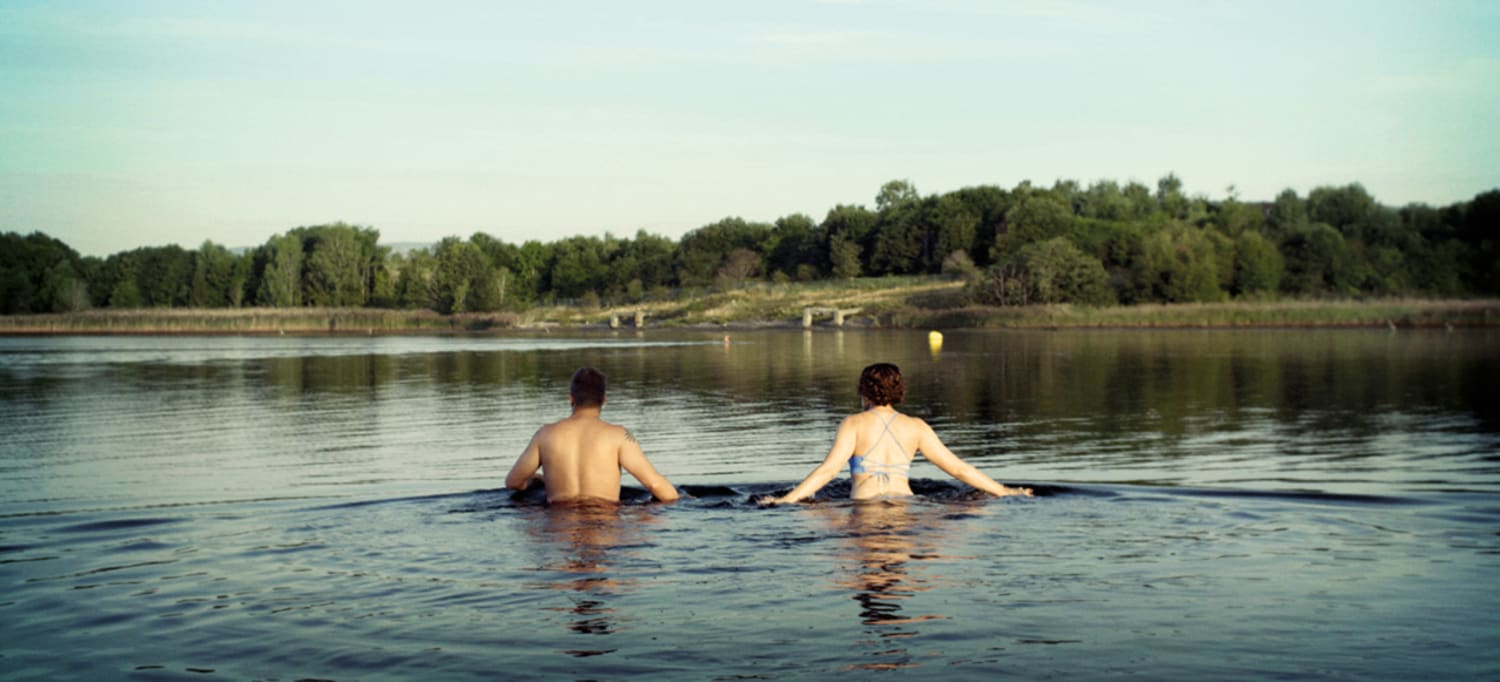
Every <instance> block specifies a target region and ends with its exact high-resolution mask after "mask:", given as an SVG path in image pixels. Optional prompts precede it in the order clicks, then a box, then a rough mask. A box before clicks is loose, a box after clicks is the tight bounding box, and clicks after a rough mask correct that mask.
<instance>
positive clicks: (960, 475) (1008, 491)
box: [917, 422, 1031, 497]
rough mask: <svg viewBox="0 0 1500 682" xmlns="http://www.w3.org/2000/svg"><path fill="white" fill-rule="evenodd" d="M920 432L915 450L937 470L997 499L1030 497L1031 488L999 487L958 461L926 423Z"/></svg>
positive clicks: (995, 482) (970, 465) (981, 472)
mask: <svg viewBox="0 0 1500 682" xmlns="http://www.w3.org/2000/svg"><path fill="white" fill-rule="evenodd" d="M922 430H923V433H922V440H921V441H920V442H919V443H918V445H917V450H919V451H921V453H922V456H924V457H926V458H927V461H929V462H932V463H933V464H936V465H937V468H939V469H942V470H943V471H944V472H945V473H947V474H948V475H949V476H952V477H954V478H956V479H958V480H960V481H963V482H964V483H967V484H969V485H971V486H974V487H975V488H978V489H980V490H983V491H985V492H987V493H989V494H991V495H995V496H997V497H1004V496H1006V495H1025V496H1027V497H1030V496H1031V488H1011V487H1009V486H1005V485H1001V484H1000V483H999V482H997V481H995V479H993V478H990V477H989V476H987V475H985V473H984V472H983V471H980V470H979V469H977V468H975V466H974V465H973V464H970V463H968V462H965V461H963V460H962V459H959V457H958V455H955V454H953V451H952V450H949V449H948V446H946V445H943V441H942V439H940V438H938V436H937V433H936V432H935V431H933V430H932V427H931V426H928V425H927V422H922Z"/></svg>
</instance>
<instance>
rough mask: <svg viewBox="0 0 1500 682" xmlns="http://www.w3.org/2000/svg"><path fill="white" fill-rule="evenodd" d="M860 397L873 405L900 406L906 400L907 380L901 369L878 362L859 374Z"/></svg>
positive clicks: (887, 363)
mask: <svg viewBox="0 0 1500 682" xmlns="http://www.w3.org/2000/svg"><path fill="white" fill-rule="evenodd" d="M859 397H861V398H864V399H865V400H867V401H869V403H870V404H871V405H900V404H901V401H902V400H903V399H905V398H906V380H905V379H903V378H901V368H899V367H897V366H895V365H893V364H891V363H889V362H877V363H875V364H873V365H870V366H869V367H866V368H865V371H863V372H860V374H859Z"/></svg>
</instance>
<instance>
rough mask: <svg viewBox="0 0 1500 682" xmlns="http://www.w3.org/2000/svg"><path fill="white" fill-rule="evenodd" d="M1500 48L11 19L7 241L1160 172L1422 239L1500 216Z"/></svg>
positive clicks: (336, 10)
mask: <svg viewBox="0 0 1500 682" xmlns="http://www.w3.org/2000/svg"><path fill="white" fill-rule="evenodd" d="M355 8H357V11H355ZM1497 33H1500V3H1493V2H1484V1H1482V0H1446V1H1444V2H1439V3H1411V2H1400V1H1376V2H1350V1H1349V0H1314V1H1311V2H1282V1H1272V2H1263V3H1246V4H1230V5H1222V4H1202V3H1192V2H1186V1H1178V0H1152V1H1147V2H1141V3H1131V4H1129V5H1126V6H1121V5H1117V4H1115V3H1108V2H1099V1H1094V0H1078V1H1076V2H1070V3H1066V4H1063V3H1047V4H1040V5H1038V4H1032V3H1025V2H1004V1H997V2H971V1H969V0H957V1H947V0H944V1H938V0H772V1H771V2H767V3H757V4H755V5H732V4H730V5H726V4H719V3H710V4H702V3H687V4H682V3H676V2H652V1H647V2H642V3H632V4H630V5H619V4H616V3H609V2H601V1H599V0H577V1H576V2H570V3H567V4H566V5H549V6H545V7H532V6H524V5H523V6H515V5H504V4H500V5H497V4H492V3H484V2H473V1H470V0H456V1H455V2H453V3H450V4H445V5H444V6H443V7H442V11H440V12H439V11H434V10H432V9H431V8H417V7H414V6H404V5H395V4H390V5H387V4H373V5H371V4H367V3H360V4H358V5H353V4H348V3H344V2H329V3H314V4H307V3H298V2H291V1H288V0H267V1H266V2H259V3H254V4H204V3H197V2H191V1H189V0H127V1H125V2H105V1H103V0H82V1H81V2H77V3H69V4H67V5H53V4H47V3H11V4H6V5H0V83H4V85H5V90H6V93H7V95H8V96H9V97H8V98H7V99H8V101H7V102H6V105H5V106H4V107H0V231H10V232H21V233H30V232H43V233H45V234H48V235H50V236H53V237H56V238H58V239H61V240H63V241H65V242H66V243H68V244H70V245H71V246H73V247H74V248H75V249H77V250H79V251H80V252H81V253H86V254H89V255H99V256H102V255H107V254H111V253H117V252H120V251H122V250H128V249H132V248H138V247H140V246H152V245H167V244H177V245H179V246H182V247H184V248H194V247H196V246H197V245H199V244H201V242H202V241H203V240H205V239H209V240H212V241H214V242H215V243H219V244H234V245H239V246H244V245H246V242H247V241H260V240H264V239H266V238H268V237H270V236H271V235H274V234H278V233H281V232H284V231H285V230H288V229H291V228H293V227H296V226H298V225H312V224H326V223H333V222H340V221H342V222H347V223H350V224H358V225H367V226H370V227H374V228H376V229H378V230H380V231H381V234H382V237H384V238H386V239H390V240H391V241H393V242H409V241H412V242H424V243H430V242H435V241H437V240H439V239H441V238H443V237H444V236H450V235H451V236H461V237H466V236H469V235H472V234H474V233H476V232H484V233H487V234H490V235H493V236H494V237H496V238H498V239H502V240H505V241H508V242H512V243H521V242H524V241H527V240H533V239H535V240H539V241H555V240H557V239H560V238H564V237H568V236H575V235H582V236H602V235H603V234H605V233H606V232H608V233H613V234H616V235H628V234H634V233H635V232H636V231H637V230H640V229H644V230H647V231H649V232H652V233H654V234H659V235H662V236H666V237H669V238H673V239H676V238H679V237H680V236H681V235H682V234H684V233H686V232H688V231H689V230H693V229H696V228H698V227H700V226H703V225H706V224H710V223H713V222H715V221H717V220H720V219H722V218H724V217H726V216H739V217H743V218H745V219H746V220H752V221H758V222H759V221H764V222H769V221H774V220H775V219H776V218H779V217H782V216H786V215H792V214H798V213H803V214H807V215H810V216H812V217H814V218H815V219H819V218H821V217H822V215H823V214H824V213H826V211H828V210H829V209H831V208H833V207H834V206H837V205H840V204H855V205H865V206H869V205H871V203H872V201H873V197H874V195H875V193H876V192H877V191H878V189H879V187H880V186H881V184H883V183H884V182H886V181H889V180H893V179H907V180H910V181H911V182H912V183H913V184H914V185H915V186H916V188H917V190H918V191H919V192H920V193H921V194H922V195H923V196H930V195H934V194H944V193H948V192H952V191H954V190H958V189H960V188H963V187H967V186H975V185H995V186H1000V187H1004V188H1007V189H1008V188H1011V187H1014V186H1015V185H1016V184H1018V183H1020V182H1021V181H1023V180H1026V179H1028V178H1029V179H1030V180H1031V181H1032V182H1033V183H1034V184H1036V185H1038V186H1051V184H1052V183H1053V182H1055V181H1056V180H1058V179H1064V180H1075V181H1077V182H1079V183H1081V184H1084V185H1087V184H1090V183H1092V182H1094V181H1096V180H1098V179H1100V178H1105V179H1111V180H1114V181H1116V182H1119V183H1121V184H1124V183H1127V182H1131V181H1138V182H1141V183H1143V184H1146V185H1147V186H1149V187H1153V188H1154V187H1155V181H1156V178H1159V177H1161V176H1163V175H1166V174H1168V173H1173V174H1176V175H1177V176H1178V177H1179V178H1181V179H1182V180H1183V182H1184V188H1183V189H1184V191H1185V193H1187V194H1189V195H1204V196H1208V197H1210V198H1221V197H1223V196H1224V195H1225V192H1226V188H1228V187H1229V186H1231V185H1232V186H1234V187H1236V188H1237V192H1238V194H1239V196H1240V197H1241V198H1242V200H1246V201H1249V200H1256V201H1269V200H1271V199H1273V198H1274V197H1275V196H1276V194H1278V193H1279V192H1281V191H1282V190H1284V189H1288V188H1290V189H1293V190H1295V191H1297V192H1298V194H1299V195H1301V196H1306V195H1307V193H1308V192H1309V191H1310V190H1312V189H1313V188H1315V187H1319V186H1343V185H1347V184H1350V183H1359V184H1361V185H1363V186H1364V187H1365V188H1366V189H1367V190H1368V191H1369V193H1370V194H1371V195H1372V196H1374V197H1375V198H1376V199H1377V200H1378V201H1380V202H1381V203H1382V204H1385V205H1387V206H1392V207H1400V206H1404V205H1407V204H1410V203H1425V204H1428V205H1432V206H1445V205H1450V204H1453V203H1456V202H1460V201H1466V200H1469V199H1471V198H1473V197H1474V196H1475V195H1477V194H1479V193H1481V192H1484V191H1488V190H1490V189H1493V188H1495V187H1497V186H1500V168H1497V167H1496V165H1495V163H1494V161H1493V159H1495V158H1500V138H1497V137H1496V136H1494V135H1493V134H1492V132H1493V131H1492V130H1491V128H1492V127H1493V122H1494V121H1497V120H1500V86H1497V85H1496V84H1497V83H1500V41H1495V40H1493V36H1494V35H1496V34H1497ZM1077 171H1087V172H1089V173H1091V174H1092V175H1091V176H1077V175H1075V174H1074V173H1075V172H1077Z"/></svg>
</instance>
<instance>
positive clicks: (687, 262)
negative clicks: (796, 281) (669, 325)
mask: <svg viewBox="0 0 1500 682" xmlns="http://www.w3.org/2000/svg"><path fill="white" fill-rule="evenodd" d="M771 231H772V228H771V226H770V225H767V224H765V223H750V222H746V221H745V220H744V219H742V218H725V219H723V220H720V221H719V222H717V223H712V224H709V225H704V226H703V227H700V228H698V229H696V230H693V231H691V232H688V233H687V234H685V235H683V236H682V240H681V241H679V242H678V251H677V258H678V261H677V279H678V281H679V282H681V283H682V285H683V286H690V287H691V286H708V285H711V284H713V282H714V278H715V277H716V276H717V275H718V272H719V268H720V267H721V266H723V265H724V261H725V259H727V258H728V257H729V254H730V253H731V252H733V251H734V250H735V249H748V250H750V251H754V252H755V253H757V254H763V253H765V251H766V243H767V242H768V241H769V240H770V238H771Z"/></svg>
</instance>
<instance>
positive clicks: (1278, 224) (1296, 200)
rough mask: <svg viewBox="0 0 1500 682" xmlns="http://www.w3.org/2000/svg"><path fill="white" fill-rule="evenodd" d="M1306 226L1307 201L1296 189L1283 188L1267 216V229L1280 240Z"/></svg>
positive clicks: (1274, 237)
mask: <svg viewBox="0 0 1500 682" xmlns="http://www.w3.org/2000/svg"><path fill="white" fill-rule="evenodd" d="M1304 227H1307V202H1305V201H1303V200H1302V198H1301V197H1299V196H1297V191H1296V190H1293V189H1284V190H1282V191H1281V194H1278V195H1276V201H1275V202H1274V203H1272V204H1271V211H1270V215H1269V216H1267V217H1266V229H1267V231H1268V232H1269V233H1270V235H1271V237H1272V238H1273V239H1278V240H1279V239H1283V238H1285V237H1286V236H1287V235H1290V234H1292V233H1293V232H1296V231H1298V230H1301V229H1303V228H1304Z"/></svg>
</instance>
